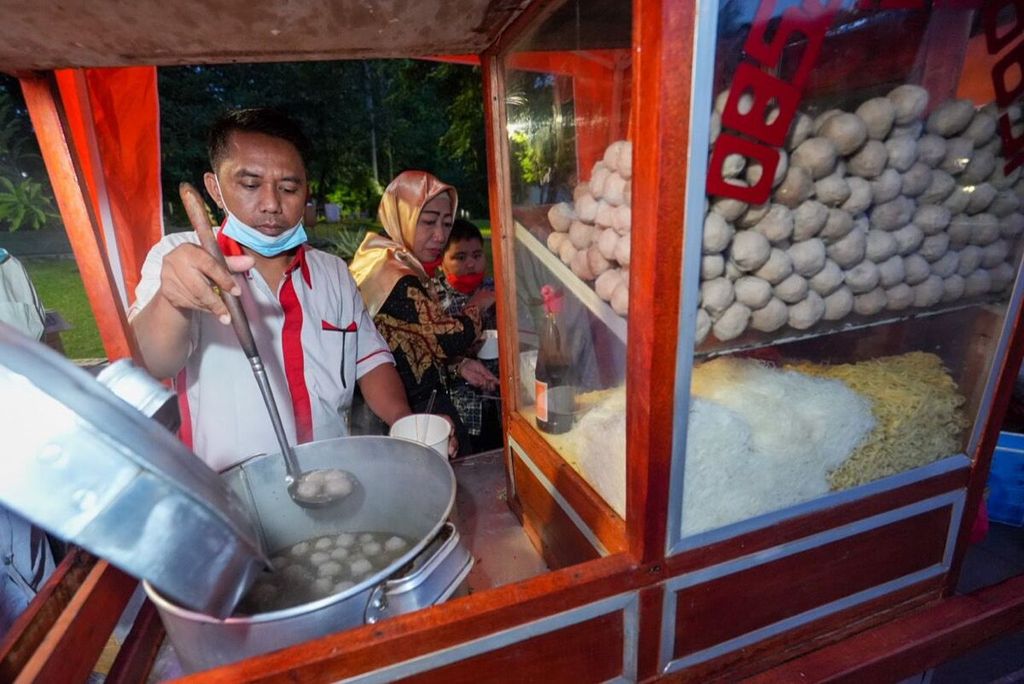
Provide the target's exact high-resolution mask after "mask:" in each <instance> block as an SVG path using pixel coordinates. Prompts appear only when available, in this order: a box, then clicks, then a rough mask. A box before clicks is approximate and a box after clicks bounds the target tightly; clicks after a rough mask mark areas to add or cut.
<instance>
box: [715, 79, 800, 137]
mask: <svg viewBox="0 0 1024 684" xmlns="http://www.w3.org/2000/svg"><path fill="white" fill-rule="evenodd" d="M747 93H749V94H750V95H752V99H753V106H752V107H751V108H750V111H748V112H741V111H740V108H739V106H740V102H741V101H742V98H743V95H744V94H747ZM773 104H774V105H775V106H777V107H778V109H779V111H778V113H777V114H776V115H775V120H774V121H772V123H768V121H767V119H768V116H769V114H771V108H772V105H773ZM798 104H800V91H799V90H798V89H796V88H794V87H793V86H791V85H790V84H789V83H786V82H785V81H783V80H781V79H779V78H776V77H775V76H772V75H771V74H768V73H765V72H764V71H761V70H760V69H758V68H757V67H755V66H754V65H753V64H750V63H749V62H743V63H741V64H740V66H739V68H737V69H736V75H735V76H734V77H733V80H732V87H731V88H729V100H728V102H726V104H725V110H724V111H723V112H722V127H723V128H732V129H733V130H737V131H743V132H744V133H746V134H748V135H750V136H751V137H754V138H757V139H758V140H761V141H763V142H766V143H768V144H769V145H775V146H776V147H781V146H782V144H783V143H784V142H785V140H786V133H788V132H789V124H790V123H791V122H792V120H793V115H794V114H796V107H797V105H798Z"/></svg>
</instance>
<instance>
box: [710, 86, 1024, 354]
mask: <svg viewBox="0 0 1024 684" xmlns="http://www.w3.org/2000/svg"><path fill="white" fill-rule="evenodd" d="M727 97H728V93H727V92H726V93H722V94H721V95H720V96H719V97H718V98H716V102H715V111H714V112H713V113H712V122H711V129H712V143H713V142H714V140H715V138H716V137H717V135H718V133H719V132H720V131H721V112H722V110H723V108H724V106H725V103H726V98H727ZM928 105H929V102H928V92H927V91H926V90H925V89H924V88H921V87H919V86H916V85H901V86H899V87H897V88H895V89H893V90H892V91H891V92H889V93H888V94H887V95H886V96H885V97H875V98H871V99H869V100H866V101H865V102H863V103H861V104H860V106H858V107H857V108H856V110H855V111H853V112H849V111H842V110H839V109H830V110H828V111H825V112H823V113H821V114H820V115H818V116H817V117H816V118H813V119H812V118H811V117H809V116H807V115H806V114H803V113H799V114H797V116H796V117H795V118H794V121H793V124H792V126H791V128H790V131H789V135H788V137H787V141H786V144H785V147H784V148H783V149H780V150H779V157H780V159H779V165H778V168H777V169H776V172H775V176H774V179H773V185H772V191H771V197H770V199H769V201H768V202H765V203H764V204H760V205H756V206H752V205H748V204H746V203H744V202H741V201H738V200H736V199H732V198H726V197H719V198H714V197H712V198H709V202H708V205H707V211H706V214H705V219H704V227H703V240H702V260H701V274H700V280H701V285H700V308H699V310H698V313H697V343H698V344H700V343H701V342H702V341H703V340H704V339H705V337H706V336H707V335H708V334H709V333H710V334H712V335H713V336H714V337H715V338H716V339H717V340H719V341H721V342H725V341H728V340H732V339H734V338H736V337H739V336H740V335H742V334H743V333H744V332H745V331H746V330H747V329H751V328H752V329H754V330H758V331H762V332H773V331H776V330H778V329H780V328H782V327H783V326H787V325H788V326H789V327H790V328H793V329H796V330H806V329H808V328H811V327H812V326H814V325H815V324H817V323H818V322H819V321H822V320H825V321H839V320H842V319H844V318H846V317H847V316H851V315H859V316H874V315H876V314H880V313H883V312H901V311H904V310H908V309H913V308H918V309H921V308H927V307H933V306H935V305H939V304H949V303H952V302H956V301H958V300H961V299H966V298H981V297H983V296H988V295H992V294H995V293H1002V292H1003V291H1005V290H1006V289H1007V288H1008V287H1009V286H1010V285H1011V284H1012V282H1013V280H1014V277H1015V275H1016V267H1015V265H1016V263H1017V253H1016V249H1015V242H1016V238H1017V237H1018V236H1019V235H1020V234H1021V233H1022V232H1024V213H1021V211H1022V208H1021V193H1022V192H1024V181H1022V180H1021V179H1020V175H1021V172H1020V169H1019V168H1018V169H1014V170H1012V172H1011V173H1010V174H1008V175H1007V174H1005V173H1004V165H1005V162H1006V160H1005V159H1004V158H1002V157H1001V156H1000V153H1001V150H1002V143H1001V138H1000V137H999V135H998V133H997V118H998V116H999V114H1000V112H999V111H997V110H996V109H995V108H994V107H993V106H991V105H989V106H986V107H982V108H981V109H976V108H975V106H974V105H973V103H972V102H970V101H968V100H959V99H951V100H947V101H945V102H943V103H941V104H939V105H938V106H936V107H934V108H933V109H931V111H930V113H929V114H927V115H926V112H928V111H929V106H928ZM750 106H751V103H750V102H749V101H747V102H744V101H742V100H741V102H740V109H741V111H742V110H743V108H744V107H746V108H747V109H748V110H749V107H750ZM1009 114H1010V120H1011V121H1012V122H1013V129H1014V134H1015V135H1020V134H1021V132H1022V129H1024V124H1022V123H1021V112H1020V111H1019V110H1016V109H1014V110H1011V111H1010V112H1009ZM761 172H762V169H761V167H760V165H758V164H748V163H747V160H746V158H744V157H742V156H740V155H730V156H729V157H727V158H726V160H725V164H723V176H724V177H725V179H726V182H729V183H734V184H736V185H744V186H747V185H753V184H754V183H756V182H757V181H758V180H759V179H760V177H761Z"/></svg>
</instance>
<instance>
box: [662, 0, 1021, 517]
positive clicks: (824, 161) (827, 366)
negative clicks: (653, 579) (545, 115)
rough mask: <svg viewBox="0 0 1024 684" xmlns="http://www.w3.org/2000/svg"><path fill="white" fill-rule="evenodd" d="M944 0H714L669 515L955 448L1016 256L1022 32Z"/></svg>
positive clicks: (999, 328) (817, 491)
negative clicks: (688, 364) (706, 131)
mask: <svg viewBox="0 0 1024 684" xmlns="http://www.w3.org/2000/svg"><path fill="white" fill-rule="evenodd" d="M964 6H965V5H963V4H958V5H957V7H958V8H959V7H964ZM958 8H946V7H943V6H942V5H941V4H940V3H925V2H917V1H915V0H911V1H910V2H900V3H898V4H897V3H889V2H869V1H864V2H857V3H853V2H849V1H847V2H834V1H833V2H826V3H820V2H812V1H810V0H808V1H807V2H802V3H801V2H784V3H776V2H773V1H772V0H763V1H762V2H755V1H751V0H742V1H736V2H723V3H722V4H721V5H720V6H719V13H718V28H717V44H716V46H715V52H714V54H715V57H714V62H713V77H712V87H711V93H710V95H711V97H710V102H709V103H708V106H709V108H710V110H711V118H710V136H709V137H710V141H709V142H710V146H709V161H708V173H707V180H706V187H705V188H704V191H705V196H706V200H707V201H706V204H705V208H704V214H703V227H702V234H701V240H700V246H699V251H700V255H699V257H698V256H697V255H696V254H694V253H692V252H693V251H694V250H688V251H689V252H691V253H688V254H687V257H686V263H685V266H684V278H686V282H687V283H691V284H692V286H696V285H697V284H698V283H699V297H698V302H697V307H698V308H697V311H696V326H695V329H696V340H695V350H694V356H693V367H692V371H691V372H692V376H691V381H690V385H689V387H690V393H689V415H688V427H687V431H686V437H685V460H683V456H684V454H678V453H677V454H676V461H675V463H676V464H677V465H678V464H680V463H685V466H684V472H683V478H682V492H681V501H682V504H681V508H682V510H681V511H678V510H676V511H674V512H673V513H670V515H678V516H680V517H679V518H678V520H677V522H678V524H679V532H680V536H682V537H686V536H691V535H696V534H700V533H704V532H708V531H710V530H716V529H721V528H723V527H725V526H728V525H731V524H733V523H740V522H742V521H749V520H751V519H754V518H758V517H759V516H765V515H766V514H771V513H774V512H779V511H783V510H786V509H789V510H790V511H799V510H806V506H805V507H802V508H793V507H799V506H800V505H801V504H806V502H812V501H820V500H823V499H824V498H825V497H829V496H830V495H834V494H836V493H838V492H848V491H850V490H855V489H857V488H861V489H860V491H862V492H864V493H867V492H869V491H878V490H879V487H885V486H887V485H885V484H884V483H885V482H889V483H895V482H897V481H903V480H906V479H907V478H908V477H910V478H913V475H906V474H907V473H909V472H911V471H915V470H917V469H920V470H918V474H919V475H920V476H923V474H924V473H927V472H934V471H935V468H936V467H941V466H938V465H935V464H938V463H940V462H942V461H944V460H945V459H948V458H949V457H952V456H955V455H956V454H960V453H963V452H965V451H966V450H967V449H968V442H969V440H970V438H971V432H972V427H973V425H974V423H975V421H976V420H977V418H978V416H979V410H982V409H983V408H984V404H985V401H987V400H986V396H987V393H988V392H987V390H986V387H987V380H988V376H989V373H990V372H991V370H992V368H993V362H994V361H995V360H996V359H997V357H998V355H999V354H1001V353H1002V351H1001V350H1000V349H999V341H1000V339H1001V336H1002V334H1003V323H1004V320H1005V317H1006V314H1007V307H1008V304H1009V302H1010V298H1011V293H1012V292H1013V288H1014V283H1015V280H1016V275H1017V270H1018V266H1019V264H1020V250H1021V245H1020V235H1021V233H1022V232H1024V211H1022V207H1021V201H1022V193H1024V181H1021V169H1020V164H1021V162H1022V161H1024V139H1021V138H1018V136H1021V135H1022V134H1024V120H1022V114H1021V108H1020V102H1019V99H1020V95H1021V93H1022V92H1024V84H1022V82H1021V77H1020V73H1021V70H1020V66H1019V60H1018V58H1017V57H1016V56H1015V55H1017V54H1018V51H1019V50H1020V49H1022V46H1024V43H1021V42H1020V41H1021V27H1020V25H1019V24H1018V23H1017V22H1018V17H1017V16H1016V14H1015V13H1014V12H1013V9H1012V8H1013V6H1012V5H1011V4H1000V3H986V4H985V5H984V6H982V7H981V8H980V9H976V10H969V9H958ZM1011 74H1012V75H1011ZM705 83H706V82H705ZM694 218H697V219H698V220H697V221H693V220H691V221H690V222H689V225H691V226H692V225H693V224H694V223H697V224H698V226H699V217H694ZM688 230H690V228H688ZM687 269H688V270H687ZM694 271H699V276H696V275H695V273H694ZM688 313H690V314H691V315H692V309H690V311H689V312H688ZM683 329H684V330H685V329H686V328H685V327H684V328H683ZM690 329H691V330H692V329H693V328H690ZM687 353H689V350H687ZM680 443H682V442H680ZM900 474H903V475H902V476H901V475H900ZM894 476H897V477H896V478H894ZM900 477H902V480H900ZM886 478H890V479H889V480H886ZM677 479H678V478H677ZM677 486H678V485H677ZM676 500H677V501H678V500H679V498H677V499H676ZM782 515H784V514H782ZM778 517H779V515H775V516H771V515H768V516H767V517H764V518H761V519H760V523H757V522H755V523H751V524H748V525H747V527H750V526H758V524H768V523H770V522H771V521H772V520H773V519H777V518H778ZM737 529H741V528H737Z"/></svg>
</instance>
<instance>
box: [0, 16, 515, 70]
mask: <svg viewBox="0 0 1024 684" xmlns="http://www.w3.org/2000/svg"><path fill="white" fill-rule="evenodd" d="M527 4H529V0H210V1H209V2H206V3H202V2H195V1H194V0H187V1H185V2H175V1H173V0H171V1H168V0H132V1H131V2H124V1H118V2H115V1H113V0H93V1H92V2H74V0H32V1H31V2H15V1H14V0H0V15H2V16H3V21H2V22H0V70H3V71H9V72H16V71H19V70H30V69H54V68H62V67H103V66H128V65H143V64H145V65H149V64H154V65H169V64H201V63H212V62H270V61H273V62H284V61H296V60H316V59H347V58H370V57H420V56H431V55H447V54H459V53H479V52H482V51H483V50H484V49H485V48H487V47H488V46H489V45H491V43H493V42H494V40H495V39H496V38H497V36H498V35H499V34H500V33H501V31H502V29H504V28H505V26H507V25H508V23H509V22H510V21H511V20H512V19H513V18H515V16H516V15H517V14H518V13H519V12H520V11H521V9H522V8H523V7H524V6H525V5H527Z"/></svg>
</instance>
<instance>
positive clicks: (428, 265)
mask: <svg viewBox="0 0 1024 684" xmlns="http://www.w3.org/2000/svg"><path fill="white" fill-rule="evenodd" d="M442 261H444V257H443V256H442V257H441V258H440V259H438V260H437V261H424V262H422V263H423V270H424V271H426V272H427V276H429V277H431V278H433V277H434V273H436V272H437V267H438V266H440V265H441V262H442Z"/></svg>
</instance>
